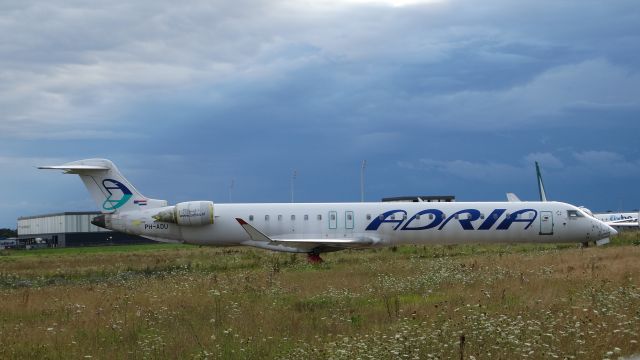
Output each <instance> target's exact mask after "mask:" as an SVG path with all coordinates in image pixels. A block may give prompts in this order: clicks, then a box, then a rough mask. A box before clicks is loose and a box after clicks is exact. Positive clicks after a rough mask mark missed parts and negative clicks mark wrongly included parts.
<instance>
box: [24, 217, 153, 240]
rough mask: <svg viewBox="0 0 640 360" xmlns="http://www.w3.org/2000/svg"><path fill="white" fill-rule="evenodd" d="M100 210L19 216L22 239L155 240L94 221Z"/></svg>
mask: <svg viewBox="0 0 640 360" xmlns="http://www.w3.org/2000/svg"><path fill="white" fill-rule="evenodd" d="M96 215H100V212H98V211H87V212H63V213H55V214H46V215H37V216H25V217H20V218H18V239H19V240H26V239H36V238H40V239H42V240H44V241H46V242H47V243H48V244H49V246H53V247H65V246H95V245H123V244H146V243H155V241H153V240H149V239H145V238H143V237H140V236H135V235H128V234H124V233H120V232H115V231H111V230H107V229H103V228H99V227H97V226H95V225H93V224H91V220H92V219H93V218H94V217H95V216H96Z"/></svg>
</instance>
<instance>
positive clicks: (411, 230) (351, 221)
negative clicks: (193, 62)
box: [40, 159, 617, 262]
mask: <svg viewBox="0 0 640 360" xmlns="http://www.w3.org/2000/svg"><path fill="white" fill-rule="evenodd" d="M40 169H57V170H63V171H64V172H65V173H68V174H77V175H79V176H80V178H81V179H82V181H83V182H84V184H85V186H86V187H87V189H88V190H89V193H90V194H91V195H92V197H93V199H94V201H95V202H96V204H97V205H98V206H99V207H100V209H101V210H102V212H103V214H102V215H99V216H97V217H95V218H94V219H93V221H92V223H93V224H94V225H97V226H100V227H103V228H106V229H110V230H114V231H120V232H124V233H128V234H134V235H139V236H143V237H146V238H149V239H152V240H156V241H162V242H181V243H187V244H194V245H212V246H240V245H244V246H253V247H257V248H261V249H267V250H273V251H284V252H292V253H307V254H308V256H309V260H310V261H311V262H320V261H322V259H321V258H320V253H324V252H330V251H338V250H344V249H362V248H371V247H384V246H395V245H401V244H421V245H422V244H424V245H431V244H468V243H476V244H484V243H571V242H575V243H582V242H586V241H599V240H603V239H608V237H609V236H611V235H615V234H616V233H617V232H616V230H615V229H613V228H611V227H610V226H608V225H606V224H605V223H603V222H602V221H600V220H597V219H595V218H593V217H591V216H588V215H586V214H585V213H584V212H583V211H582V210H581V209H579V208H578V207H576V206H573V205H570V204H566V203H562V202H555V201H549V202H439V203H430V202H373V203H367V202H357V203H277V204H214V203H213V202H211V201H189V202H181V203H178V204H176V205H168V204H167V201H165V200H157V199H150V198H147V197H146V196H143V195H142V194H141V193H140V192H139V191H138V190H137V189H136V188H135V187H134V186H133V185H132V184H131V183H130V182H129V181H128V180H127V179H125V178H124V177H123V176H122V174H121V173H120V171H118V168H117V167H116V166H115V165H114V164H113V163H112V162H111V161H109V160H106V159H88V160H80V161H74V162H70V163H67V164H63V165H59V166H42V167H40Z"/></svg>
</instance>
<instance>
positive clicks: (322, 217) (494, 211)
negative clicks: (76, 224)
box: [105, 202, 610, 252]
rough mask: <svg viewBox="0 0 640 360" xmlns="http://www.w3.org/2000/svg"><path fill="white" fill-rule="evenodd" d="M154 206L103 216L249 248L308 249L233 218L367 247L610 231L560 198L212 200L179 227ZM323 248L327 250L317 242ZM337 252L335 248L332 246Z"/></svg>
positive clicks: (161, 233) (122, 224) (165, 235)
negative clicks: (207, 213) (196, 218)
mask: <svg viewBox="0 0 640 360" xmlns="http://www.w3.org/2000/svg"><path fill="white" fill-rule="evenodd" d="M160 211H162V209H157V208H156V209H148V210H146V209H141V210H139V211H131V212H120V213H116V214H111V215H107V216H106V224H105V225H106V227H107V228H109V229H112V230H116V231H121V232H126V233H130V234H135V235H141V236H146V237H150V238H153V239H156V240H165V241H172V240H173V241H179V242H184V243H188V244H198V245H219V246H234V245H249V246H256V247H261V248H265V249H270V250H278V251H288V252H308V251H310V248H309V247H308V246H300V244H295V245H296V246H289V245H288V244H286V243H285V244H281V243H279V244H275V243H268V242H261V241H256V240H254V239H252V238H251V237H250V236H249V235H248V234H247V232H246V231H245V230H244V229H243V227H242V226H240V225H239V224H238V222H237V221H236V219H238V218H240V219H243V220H245V221H246V222H247V223H248V224H250V225H251V226H252V227H254V228H256V229H257V230H259V231H260V232H262V233H263V234H264V235H266V236H268V237H270V238H277V239H366V240H368V241H369V244H368V247H370V246H374V247H375V246H393V245H400V244H425V245H434V244H465V243H478V244H480V243H523V242H541V243H542V242H544V243H553V242H565V243H567V242H587V241H595V240H598V239H601V238H605V237H607V236H609V234H610V228H609V227H607V226H605V225H604V224H602V223H600V222H598V221H595V219H593V218H590V217H588V216H584V215H583V213H582V212H581V211H580V210H579V209H578V208H576V207H575V206H573V205H569V204H565V203H561V202H518V203H512V202H451V203H431V202H415V203H412V202H381V203H306V204H305V203H299V204H292V203H277V204H215V206H214V210H213V223H212V224H209V225H204V226H184V225H178V224H175V223H168V222H159V221H157V220H156V219H154V218H153V216H154V215H155V214H157V213H158V212H160ZM321 250H322V251H331V247H322V249H321ZM336 250H338V249H336Z"/></svg>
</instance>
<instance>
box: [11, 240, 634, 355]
mask: <svg viewBox="0 0 640 360" xmlns="http://www.w3.org/2000/svg"><path fill="white" fill-rule="evenodd" d="M638 244H640V233H638V232H624V233H622V234H621V235H619V236H618V237H617V238H616V239H614V241H613V243H612V244H611V245H608V246H606V247H599V248H586V249H581V248H578V247H577V246H575V245H560V246H555V245H544V246H537V245H535V246H534V245H529V246H521V245H518V246H449V247H443V246H433V247H423V246H405V247H399V248H397V249H393V248H392V249H381V250H366V251H343V252H338V253H331V254H325V255H323V258H324V259H325V263H323V264H321V265H309V264H307V263H306V258H305V257H304V256H302V255H291V254H282V253H272V252H267V251H262V250H256V249H250V248H200V247H191V246H179V245H164V244H162V245H160V244H159V245H144V246H122V247H101V248H85V249H46V250H37V251H8V252H7V251H5V252H1V253H0V303H1V306H0V358H3V359H14V358H20V359H23V358H30V359H36V358H38V359H43V358H52V359H72V358H93V359H165V358H180V359H184V358H195V359H204V358H224V359H227V358H238V359H244V358H252V359H263V358H279V359H303V358H311V359H325V358H332V359H356V358H361V359H385V358H389V359H396V358H397V359H430V358H445V359H449V358H455V359H458V358H460V356H461V355H462V357H463V358H465V359H473V358H475V359H500V358H501V359H514V358H531V359H541V358H544V359H547V358H574V359H602V358H611V359H615V358H619V357H621V356H628V355H632V354H639V353H640V344H639V343H638V341H640V335H639V332H640V262H639V261H638V259H639V257H640V246H637V245H638Z"/></svg>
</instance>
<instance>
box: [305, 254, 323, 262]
mask: <svg viewBox="0 0 640 360" xmlns="http://www.w3.org/2000/svg"><path fill="white" fill-rule="evenodd" d="M307 261H308V262H309V264H321V263H322V262H323V261H324V260H322V258H321V257H320V253H316V252H310V253H308V254H307Z"/></svg>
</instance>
